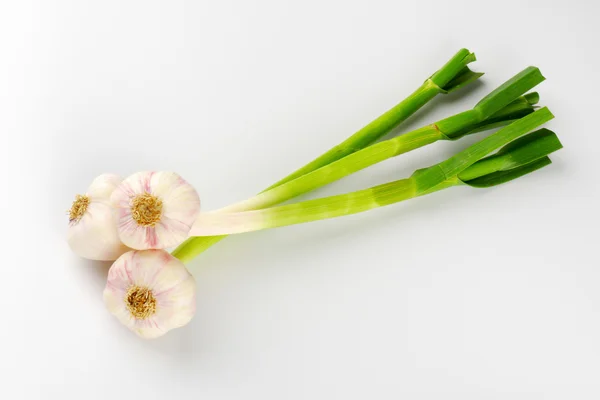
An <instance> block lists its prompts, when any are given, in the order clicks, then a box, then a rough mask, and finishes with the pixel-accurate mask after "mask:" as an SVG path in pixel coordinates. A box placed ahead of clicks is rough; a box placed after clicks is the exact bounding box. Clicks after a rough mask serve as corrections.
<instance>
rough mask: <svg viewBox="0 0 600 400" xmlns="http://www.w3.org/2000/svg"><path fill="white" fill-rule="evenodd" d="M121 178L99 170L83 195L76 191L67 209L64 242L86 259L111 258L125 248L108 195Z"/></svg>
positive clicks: (107, 259)
mask: <svg viewBox="0 0 600 400" xmlns="http://www.w3.org/2000/svg"><path fill="white" fill-rule="evenodd" d="M121 181H122V178H121V177H119V176H118V175H114V174H102V175H100V176H98V177H97V178H96V179H94V180H93V182H92V184H91V185H90V187H89V188H88V190H87V192H86V193H85V194H84V195H77V196H76V197H75V201H74V202H73V205H72V207H71V210H70V211H69V227H68V230H67V242H68V243H69V246H70V247H71V250H73V252H74V253H75V254H77V255H78V256H80V257H83V258H87V259H90V260H101V261H114V260H116V259H117V258H119V256H121V254H123V253H125V252H126V251H128V250H129V248H127V246H125V245H124V244H123V243H122V242H121V240H120V239H119V234H118V232H117V225H116V220H115V215H114V209H113V208H112V206H111V204H110V196H111V194H112V193H113V191H114V190H115V188H116V187H117V186H118V185H119V184H120V183H121Z"/></svg>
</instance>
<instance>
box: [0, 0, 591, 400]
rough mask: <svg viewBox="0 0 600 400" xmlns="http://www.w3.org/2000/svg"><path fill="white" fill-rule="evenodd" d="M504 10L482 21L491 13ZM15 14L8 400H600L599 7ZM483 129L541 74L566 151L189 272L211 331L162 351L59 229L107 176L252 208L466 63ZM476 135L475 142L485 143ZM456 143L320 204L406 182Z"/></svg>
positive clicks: (460, 104) (390, 4)
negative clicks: (480, 182) (509, 87)
mask: <svg viewBox="0 0 600 400" xmlns="http://www.w3.org/2000/svg"><path fill="white" fill-rule="evenodd" d="M485 4H489V5H487V6H486V5H485ZM493 4H494V5H493V6H492V3H485V2H481V1H445V0H440V1H431V0H428V1H411V2H401V1H372V0H371V1H364V2H360V1H322V0H320V1H303V2H294V3H291V2H282V1H275V0H273V1H266V0H260V1H251V2H250V1H248V2H245V1H211V2H208V1H202V2H200V1H188V2H183V1H173V0H171V1H162V2H157V1H148V0H146V1H112V0H110V1H102V2H88V1H83V2H82V1H75V0H72V1H67V0H59V1H37V2H31V1H26V0H19V1H16V0H13V1H9V0H6V1H3V2H2V3H1V5H0V42H1V44H2V46H1V48H2V57H1V58H2V62H1V63H0V106H1V107H0V132H1V134H2V145H1V148H2V157H1V161H0V162H1V163H2V170H3V179H4V183H5V186H4V188H3V189H2V194H3V195H2V199H1V200H0V201H1V206H2V215H3V220H4V230H3V233H2V240H3V251H4V253H5V255H4V261H3V274H2V290H1V291H0V299H1V301H2V313H3V318H2V322H1V327H2V329H1V330H0V383H1V384H0V393H1V394H0V397H1V398H4V399H38V398H39V399H133V398H136V399H138V398H147V399H154V398H165V399H176V398H185V399H211V400H220V399H336V398H340V399H367V398H372V399H400V398H406V399H461V400H468V399H474V400H475V399H508V398H510V399H527V400H532V399H565V398H577V399H598V398H600V380H599V379H598V377H599V376H600V363H599V361H598V360H599V359H600V340H599V338H600V268H599V267H600V263H599V262H598V260H597V257H598V233H597V232H598V228H597V225H598V222H600V218H599V211H598V204H599V201H600V193H599V184H598V179H597V171H598V167H597V166H598V164H597V162H598V152H599V150H600V132H598V129H597V127H596V125H597V124H596V121H597V118H598V107H597V106H598V101H597V96H598V71H599V70H600V58H599V52H598V45H597V41H598V39H599V38H600V28H598V24H597V21H596V17H597V15H598V6H597V3H595V2H592V1H587V0H581V1H576V0H573V1H556V0H555V1H549V0H545V1H531V0H530V1H526V0H518V1H504V2H501V3H498V2H496V3H493ZM463 46H464V47H468V48H469V49H471V50H472V51H475V52H476V53H477V56H478V58H479V61H478V62H477V63H476V64H474V69H476V70H478V71H485V72H486V76H485V77H484V79H483V81H482V83H481V84H479V85H477V86H475V87H473V88H472V89H470V90H467V91H465V92H462V93H460V94H457V95H452V96H448V97H446V98H444V99H438V100H436V101H435V102H434V103H433V105H434V106H435V107H433V108H432V107H427V108H426V109H425V110H423V112H421V113H419V114H418V116H417V117H416V118H414V119H412V120H411V121H410V123H409V124H407V125H405V126H404V127H403V130H404V131H406V129H409V128H410V127H416V126H419V125H422V124H424V123H428V122H431V121H435V120H436V119H439V118H441V117H444V116H447V115H451V114H452V113H455V112H458V111H460V110H463V109H466V108H468V107H470V106H472V105H473V104H474V103H475V102H476V101H477V100H478V99H479V98H480V97H482V96H483V95H484V94H486V93H487V92H488V91H490V90H491V89H493V88H494V87H495V86H496V85H498V84H500V83H501V82H503V81H504V80H506V79H508V78H509V77H510V76H511V75H513V74H514V73H516V72H518V71H519V70H521V69H522V68H524V67H526V66H527V65H531V64H533V65H537V66H539V67H540V68H541V69H542V72H543V73H544V75H545V76H546V77H547V78H548V80H547V81H546V82H545V83H543V84H542V85H541V86H540V87H539V91H540V92H541V94H542V104H543V105H548V106H549V107H550V108H551V110H552V111H553V112H554V113H555V114H556V116H557V118H556V119H555V120H554V121H552V122H551V123H550V124H549V125H548V126H549V127H551V128H552V129H554V130H555V131H556V132H557V133H558V134H559V135H560V138H561V139H562V141H563V143H564V145H565V149H564V150H562V151H561V152H560V153H558V154H556V155H554V156H553V157H552V158H553V160H554V164H553V165H552V166H551V167H548V168H545V169H544V170H543V171H540V172H538V173H536V174H533V175H531V176H528V177H526V178H523V179H520V180H519V181H517V182H514V183H511V184H508V185H505V186H501V187H498V188H494V189H490V190H480V191H478V190H475V189H467V188H463V189H454V190H448V191H445V192H443V193H439V194H436V195H432V196H428V197H426V198H421V199H418V200H416V201H412V202H409V203H405V204H402V205H398V206H392V207H388V208H385V209H381V210H377V211H373V212H369V213H367V214H363V215H357V216H352V217H348V218H345V219H340V220H333V221H327V222H322V223H315V224H312V225H307V226H296V227H290V228H282V229H279V230H276V231H271V232H263V233H257V234H248V235H243V236H238V237H235V238H229V239H227V240H226V241H225V242H223V243H220V244H219V245H218V246H216V247H215V248H213V249H211V250H210V251H208V252H207V253H205V254H204V255H203V256H202V257H200V258H199V259H198V260H196V261H195V262H194V263H193V264H192V265H191V267H192V270H193V273H194V275H195V277H196V279H197V281H198V288H199V291H198V311H197V314H196V316H195V318H194V320H193V321H192V323H191V324H190V325H188V326H186V327H185V328H183V329H179V330H177V331H173V332H171V333H170V334H169V335H167V336H166V337H164V338H162V339H160V340H155V341H143V340H140V339H138V338H137V337H136V336H134V335H133V334H131V333H130V332H129V331H127V330H126V329H125V328H124V327H122V326H121V325H119V323H118V322H117V321H116V320H115V319H114V318H113V317H112V316H110V315H109V314H108V313H107V312H106V311H105V309H104V305H103V303H102V297H101V292H102V289H103V287H104V283H105V276H106V271H107V265H97V264H96V263H92V262H85V261H82V260H80V259H78V258H77V257H75V256H73V255H72V254H71V253H70V252H69V249H68V248H67V245H66V243H65V241H64V231H65V226H66V215H65V210H66V209H68V208H69V206H70V203H71V201H72V199H73V196H74V195H75V194H76V193H78V192H81V191H83V190H85V188H86V187H87V185H88V184H89V182H90V181H91V180H92V179H93V178H94V177H95V176H96V175H98V174H100V173H102V172H116V173H119V174H122V175H127V174H129V173H132V172H135V171H137V170H144V169H156V170H162V169H168V170H174V171H177V172H179V173H180V174H181V175H183V176H184V177H185V178H187V179H188V180H189V181H190V182H192V183H193V184H194V185H195V186H196V187H197V188H198V189H199V190H200V191H201V195H202V198H203V202H204V203H203V204H204V209H206V210H208V209H212V208H216V207H219V206H224V205H227V204H229V203H231V202H233V201H237V200H241V199H243V198H246V197H248V196H250V195H252V194H253V193H255V192H257V191H259V190H260V189H262V188H264V187H265V186H267V185H269V184H271V183H272V182H274V181H275V180H277V179H279V178H281V177H282V176H284V175H286V174H287V173H288V172H291V171H292V170H294V169H295V168H297V167H299V166H301V165H303V164H304V163H305V162H307V161H309V160H310V159H312V158H313V157H314V156H316V155H318V154H320V153H321V152H322V151H323V150H325V149H327V148H328V147H330V146H331V145H334V144H335V143H337V142H339V141H340V140H342V139H343V138H345V137H346V136H348V135H349V134H350V133H352V132H354V131H355V130H356V129H358V128H360V127H361V126H362V125H364V124H365V123H367V122H368V121H370V120H371V119H373V118H374V117H376V116H377V115H379V114H380V113H381V112H383V111H385V110H386V109H388V108H389V107H391V106H392V105H394V104H395V103H396V102H397V101H398V100H400V99H402V98H404V97H405V96H406V95H407V94H409V93H410V92H411V91H412V90H413V89H414V88H416V87H417V86H418V85H419V84H420V83H421V82H422V81H423V80H424V79H425V78H426V77H427V76H428V75H429V74H430V73H432V72H433V71H434V70H435V69H436V68H437V67H438V66H440V65H441V64H442V63H443V62H444V61H445V60H446V59H447V58H449V57H450V56H451V55H452V54H453V53H454V52H455V51H456V50H457V49H458V48H460V47H463ZM480 137H481V136H480ZM475 140H477V138H468V139H465V140H462V141H460V142H456V143H440V144H437V145H435V146H430V147H428V148H426V149H422V150H420V151H417V152H414V153H413V154H410V155H408V156H406V157H401V158H398V159H394V160H391V161H389V162H386V163H383V164H382V165H378V166H376V167H374V168H371V169H369V170H367V171H363V172H362V173H359V174H357V175H356V176H353V177H351V178H349V179H346V180H344V181H342V182H338V183H336V184H334V185H332V186H331V187H330V188H327V190H322V191H320V192H319V193H318V195H325V194H331V193H340V192H344V191H348V190H353V189H357V188H361V187H365V186H370V185H374V184H376V183H381V182H385V181H388V180H392V179H397V178H401V177H404V176H406V175H408V174H409V173H410V172H412V170H414V169H415V168H418V167H422V166H427V165H429V164H431V163H433V162H436V161H438V160H441V159H442V158H443V157H446V156H448V155H450V154H451V153H452V152H454V151H456V150H458V149H462V148H464V147H465V146H467V145H468V144H469V143H472V142H473V141H475Z"/></svg>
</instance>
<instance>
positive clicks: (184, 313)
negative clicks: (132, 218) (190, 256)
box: [104, 250, 196, 339]
mask: <svg viewBox="0 0 600 400" xmlns="http://www.w3.org/2000/svg"><path fill="white" fill-rule="evenodd" d="M104 304H105V305H106V307H107V308H108V311H109V312H110V313H111V314H113V315H114V316H115V317H116V318H117V319H118V320H119V322H121V323H122V324H123V325H125V326H126V327H127V328H129V329H130V330H132V331H133V332H135V333H136V334H137V335H138V336H140V337H142V338H145V339H153V338H157V337H159V336H162V335H164V334H165V333H167V332H168V331H170V330H171V329H175V328H179V327H182V326H184V325H186V324H187V323H188V322H190V321H191V319H192V318H193V316H194V313H195V312H196V280H195V279H194V277H193V276H192V275H191V274H190V273H189V271H188V270H187V268H186V267H185V265H184V264H183V263H182V262H181V261H180V260H178V259H177V258H175V257H173V256H172V255H170V254H169V253H168V252H166V251H164V250H136V251H129V252H127V253H125V254H123V255H122V256H121V257H119V258H118V259H117V261H115V262H114V263H113V265H112V266H111V267H110V270H109V271H108V279H107V282H106V288H105V289H104Z"/></svg>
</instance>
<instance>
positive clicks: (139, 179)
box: [110, 171, 200, 250]
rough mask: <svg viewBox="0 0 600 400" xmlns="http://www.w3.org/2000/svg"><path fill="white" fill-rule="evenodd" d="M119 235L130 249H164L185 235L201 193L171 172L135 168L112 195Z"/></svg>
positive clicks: (198, 205)
mask: <svg viewBox="0 0 600 400" xmlns="http://www.w3.org/2000/svg"><path fill="white" fill-rule="evenodd" d="M110 199H111V203H112V205H113V207H114V208H115V209H116V215H117V230H118V231H119V237H120V238H121V240H122V241H123V243H125V244H126V245H127V246H129V247H131V248H132V249H137V250H146V249H164V248H167V247H172V246H177V245H178V244H180V243H181V242H183V241H184V240H185V239H187V237H188V234H189V232H190V229H191V228H192V225H193V224H194V222H195V221H196V218H197V217H198V213H199V212H200V197H199V196H198V193H197V192H196V190H195V189H194V188H193V186H192V185H190V184H189V183H187V182H186V181H185V180H184V179H183V178H182V177H180V176H179V175H177V174H176V173H174V172H168V171H159V172H153V171H144V172H137V173H135V174H133V175H131V176H129V177H127V178H125V179H124V180H123V182H121V184H120V185H119V186H118V187H117V189H115V191H114V192H113V193H112V195H111V198H110Z"/></svg>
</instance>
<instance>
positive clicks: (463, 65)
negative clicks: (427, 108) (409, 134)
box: [173, 49, 483, 262]
mask: <svg viewBox="0 0 600 400" xmlns="http://www.w3.org/2000/svg"><path fill="white" fill-rule="evenodd" d="M475 59H476V58H475V55H474V54H473V53H471V52H470V51H469V50H467V49H461V50H459V51H458V52H457V53H456V54H455V55H454V57H452V58H451V59H450V60H449V61H448V62H447V63H446V64H445V65H444V66H443V67H442V68H440V69H439V70H438V71H437V72H436V73H434V74H433V75H432V76H431V77H430V78H429V79H427V80H426V81H425V82H424V83H423V84H422V85H421V87H419V88H418V89H417V90H416V91H415V92H414V93H412V94H411V95H410V96H408V97H407V98H406V99H405V100H403V101H402V102H400V103H399V104H398V105H396V106H395V107H393V108H392V109H390V110H389V111H387V112H386V113H385V114H383V115H381V116H380V117H379V118H377V119H375V120H374V121H373V122H371V123H370V124H368V125H366V126H365V127H364V128H362V129H361V130H359V131H358V132H356V133H355V134H354V135H352V136H350V137H349V138H348V139H346V140H345V141H343V142H342V143H340V144H339V145H337V146H335V147H333V148H332V149H330V150H329V151H327V152H326V153H325V154H323V155H321V156H320V157H318V158H316V159H315V160H313V161H312V162H310V163H308V164H307V165H305V166H304V167H302V168H300V169H299V170H297V171H295V172H293V173H292V174H290V175H288V176H287V177H286V178H284V179H282V180H281V181H279V182H277V183H276V184H274V185H272V186H270V187H269V188H267V190H268V189H271V188H273V187H276V186H278V185H280V184H282V183H285V182H287V181H290V180H293V179H296V178H298V177H300V176H302V175H304V174H306V173H308V172H311V171H313V170H315V169H318V168H320V167H322V166H324V165H327V164H329V163H331V162H333V161H336V160H338V159H340V158H342V157H345V156H346V155H348V154H351V153H353V152H355V151H357V150H360V149H362V148H364V147H366V146H368V145H370V144H372V143H374V142H375V141H377V140H378V139H380V138H381V137H383V136H384V135H386V134H387V133H389V132H390V131H391V130H393V129H394V128H396V127H397V126H398V125H399V124H400V123H402V122H403V121H405V120H406V119H407V118H408V117H409V116H411V115H412V114H414V113H415V112H416V111H417V110H419V109H420V108H421V107H423V106H424V105H425V104H426V103H428V102H429V101H431V100H432V99H433V98H434V97H436V96H437V95H438V94H443V93H448V92H451V91H453V90H456V89H458V88H461V87H463V86H465V85H468V84H469V83H471V82H474V81H475V80H477V79H478V78H479V77H481V76H482V75H483V73H475V72H472V71H471V70H470V69H469V68H468V67H467V65H468V64H469V63H471V62H473V61H475ZM223 238H224V237H213V238H190V239H188V240H186V241H185V242H184V243H182V244H181V245H180V246H179V247H177V249H175V250H174V251H173V255H174V256H175V257H177V258H179V259H180V260H182V261H184V262H186V261H189V260H191V259H192V258H193V257H195V256H196V255H198V254H200V253H201V252H203V251H204V250H206V249H208V248H209V247H210V246H212V245H213V244H216V243H217V242H219V241H220V240H222V239H223Z"/></svg>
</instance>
